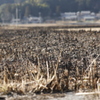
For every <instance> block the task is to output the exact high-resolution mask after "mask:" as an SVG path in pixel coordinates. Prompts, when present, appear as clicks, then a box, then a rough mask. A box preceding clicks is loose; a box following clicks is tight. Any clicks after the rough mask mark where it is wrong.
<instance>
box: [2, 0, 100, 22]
mask: <svg viewBox="0 0 100 100" xmlns="http://www.w3.org/2000/svg"><path fill="white" fill-rule="evenodd" d="M0 5H1V6H0V19H1V20H5V21H9V20H11V18H12V17H15V16H16V8H17V9H18V14H19V15H18V16H19V17H20V18H23V17H25V16H26V17H28V16H39V15H41V16H43V17H57V16H59V15H60V13H62V12H77V11H82V10H90V11H93V12H99V11H100V7H99V5H100V0H2V1H0Z"/></svg>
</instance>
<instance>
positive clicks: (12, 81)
mask: <svg viewBox="0 0 100 100" xmlns="http://www.w3.org/2000/svg"><path fill="white" fill-rule="evenodd" d="M99 84H100V32H99V31H91V30H90V31H85V30H79V31H68V30H57V29H55V28H53V27H50V28H49V27H44V28H43V27H42V28H36V27H34V28H32V27H31V28H28V29H27V30H24V29H21V30H20V29H17V30H16V29H15V30H13V29H2V30H1V31H0V92H1V93H3V94H9V93H11V92H15V93H18V94H26V93H48V92H49V93H50V92H66V91H72V90H73V91H77V92H87V91H88V92H91V91H94V90H96V91H99V90H100V85H99Z"/></svg>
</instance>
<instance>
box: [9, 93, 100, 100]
mask: <svg viewBox="0 0 100 100" xmlns="http://www.w3.org/2000/svg"><path fill="white" fill-rule="evenodd" d="M7 100H100V94H99V95H97V94H95V95H76V94H75V93H73V92H70V93H63V94H41V95H24V96H18V95H16V96H13V97H9V98H8V99H7Z"/></svg>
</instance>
